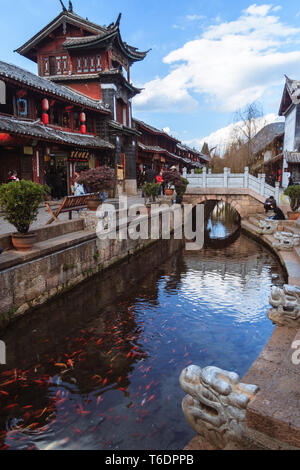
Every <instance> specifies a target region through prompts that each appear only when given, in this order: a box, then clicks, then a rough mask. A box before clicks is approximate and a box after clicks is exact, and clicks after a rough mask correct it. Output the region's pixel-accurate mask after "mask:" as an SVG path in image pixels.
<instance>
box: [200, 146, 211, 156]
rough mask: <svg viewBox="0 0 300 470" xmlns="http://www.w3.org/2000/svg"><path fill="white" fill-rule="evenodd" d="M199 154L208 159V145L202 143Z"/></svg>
mask: <svg viewBox="0 0 300 470" xmlns="http://www.w3.org/2000/svg"><path fill="white" fill-rule="evenodd" d="M201 153H203V155H207V156H208V157H210V151H209V147H208V144H207V143H206V142H204V144H203V147H202V150H201Z"/></svg>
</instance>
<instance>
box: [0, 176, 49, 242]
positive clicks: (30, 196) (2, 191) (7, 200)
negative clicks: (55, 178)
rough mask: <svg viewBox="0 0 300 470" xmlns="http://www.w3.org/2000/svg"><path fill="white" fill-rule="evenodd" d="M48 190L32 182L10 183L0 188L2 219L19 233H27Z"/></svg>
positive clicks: (46, 187)
mask: <svg viewBox="0 0 300 470" xmlns="http://www.w3.org/2000/svg"><path fill="white" fill-rule="evenodd" d="M49 192H50V188H49V187H48V186H42V185H40V184H37V183H33V182H32V181H25V180H21V181H12V182H11V183H7V184H2V185H1V186H0V207H1V208H2V210H3V211H4V219H5V220H7V221H8V222H9V223H10V224H12V225H14V227H16V229H17V231H18V232H19V233H24V234H25V233H27V232H28V230H29V227H30V225H31V224H32V222H33V221H34V220H36V218H37V214H38V209H39V205H40V203H41V202H42V201H43V200H44V198H45V195H46V194H49Z"/></svg>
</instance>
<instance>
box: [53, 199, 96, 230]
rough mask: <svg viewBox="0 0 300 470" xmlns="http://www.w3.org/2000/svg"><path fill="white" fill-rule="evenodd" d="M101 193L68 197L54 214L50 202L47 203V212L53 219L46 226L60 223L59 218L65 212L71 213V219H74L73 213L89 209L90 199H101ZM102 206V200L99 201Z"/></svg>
mask: <svg viewBox="0 0 300 470" xmlns="http://www.w3.org/2000/svg"><path fill="white" fill-rule="evenodd" d="M99 195H100V193H90V194H83V195H81V196H66V197H65V198H64V200H63V202H62V203H61V205H60V206H59V208H58V209H57V210H56V211H55V212H53V211H52V209H51V207H50V205H49V202H45V205H46V207H47V211H48V212H50V214H51V215H52V217H51V219H49V220H48V221H47V222H46V225H49V224H51V223H52V222H54V221H55V222H59V220H58V216H59V214H61V213H63V212H69V219H70V220H71V219H72V212H73V211H80V210H82V209H86V208H87V201H88V200H89V199H95V197H97V198H99ZM99 204H100V199H99Z"/></svg>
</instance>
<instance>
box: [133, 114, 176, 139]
mask: <svg viewBox="0 0 300 470" xmlns="http://www.w3.org/2000/svg"><path fill="white" fill-rule="evenodd" d="M134 121H135V122H136V123H137V124H138V125H140V126H142V127H145V128H146V129H149V130H150V131H151V132H153V133H154V134H159V135H162V136H164V137H168V138H169V139H172V140H175V141H176V142H179V140H178V139H175V137H172V136H171V135H169V134H167V133H166V132H164V131H162V130H160V129H157V128H156V127H153V126H150V124H146V122H143V121H140V120H138V119H134Z"/></svg>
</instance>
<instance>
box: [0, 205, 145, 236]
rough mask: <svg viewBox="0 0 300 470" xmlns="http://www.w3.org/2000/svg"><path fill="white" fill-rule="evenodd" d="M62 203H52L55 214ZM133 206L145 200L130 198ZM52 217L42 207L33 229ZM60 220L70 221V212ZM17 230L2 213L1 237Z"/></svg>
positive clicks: (0, 223)
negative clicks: (55, 210)
mask: <svg viewBox="0 0 300 470" xmlns="http://www.w3.org/2000/svg"><path fill="white" fill-rule="evenodd" d="M61 202H62V201H55V202H52V203H51V208H52V210H53V212H54V209H57V208H58V207H59V205H60V204H61ZM106 202H107V203H109V202H111V201H110V200H109V199H108V200H107V201H106ZM132 204H144V199H143V198H141V197H129V198H128V205H129V206H130V205H132ZM50 217H51V215H50V214H49V212H48V211H47V210H46V206H44V205H43V206H41V207H40V209H39V212H38V217H37V220H36V221H35V222H33V224H32V225H31V228H32V229H34V228H37V227H41V226H43V225H45V224H46V222H47V221H48V220H49V219H50ZM76 218H78V212H75V211H73V219H76ZM59 220H60V221H61V222H63V221H67V220H69V214H68V212H65V213H62V214H60V215H59ZM15 231H16V229H15V227H13V226H12V225H11V224H9V223H8V222H7V221H6V220H4V218H3V217H2V215H1V212H0V235H4V234H6V233H10V232H15Z"/></svg>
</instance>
